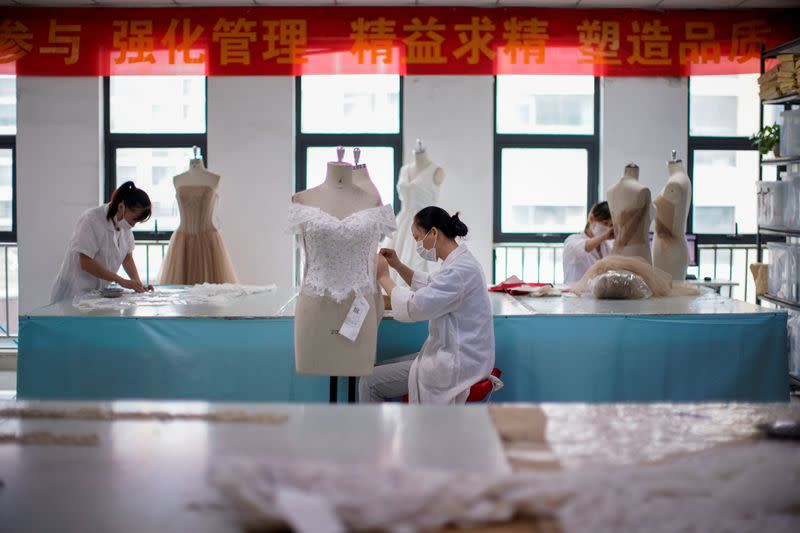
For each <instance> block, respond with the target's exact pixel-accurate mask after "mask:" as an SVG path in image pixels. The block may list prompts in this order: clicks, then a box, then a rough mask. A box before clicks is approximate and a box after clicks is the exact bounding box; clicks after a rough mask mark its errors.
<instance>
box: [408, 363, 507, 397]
mask: <svg viewBox="0 0 800 533" xmlns="http://www.w3.org/2000/svg"><path fill="white" fill-rule="evenodd" d="M491 374H492V376H494V377H495V378H497V379H499V378H500V376H502V375H503V372H502V371H501V370H500V369H499V368H496V367H495V368H493V369H492V371H491ZM493 390H494V383H493V382H492V380H490V379H489V378H483V379H482V380H480V381H479V382H477V383H476V384H474V385H473V386H472V387H470V388H469V394H468V395H467V403H478V402H482V401H484V400H486V399H487V398H488V397H489V395H490V394H492V391H493ZM403 403H408V394H406V395H404V396H403Z"/></svg>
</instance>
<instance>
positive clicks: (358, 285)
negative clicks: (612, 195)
mask: <svg viewBox="0 0 800 533" xmlns="http://www.w3.org/2000/svg"><path fill="white" fill-rule="evenodd" d="M289 228H290V230H291V231H292V232H293V233H296V234H297V235H298V237H299V239H298V240H299V243H300V244H301V245H302V248H303V250H304V252H305V262H304V264H305V269H304V270H305V272H304V276H303V285H302V288H301V292H303V293H304V294H310V295H315V296H330V297H332V298H333V299H334V300H336V301H337V302H341V301H343V300H344V299H345V298H347V297H348V296H349V295H350V294H351V293H353V292H356V293H360V294H362V295H364V296H367V295H371V294H375V292H376V291H377V290H378V288H377V283H376V281H375V254H376V253H377V251H378V243H379V242H380V240H381V237H382V236H383V235H389V234H390V233H391V232H393V231H394V230H395V229H396V226H395V218H394V211H393V210H392V206H390V205H384V206H380V207H371V208H369V209H364V210H361V211H357V212H355V213H353V214H352V215H349V216H347V217H345V218H343V219H338V218H336V217H335V216H333V215H331V214H329V213H326V212H325V211H323V210H321V209H319V208H317V207H311V206H307V205H303V204H291V206H290V207H289Z"/></svg>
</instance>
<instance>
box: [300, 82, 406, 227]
mask: <svg viewBox="0 0 800 533" xmlns="http://www.w3.org/2000/svg"><path fill="white" fill-rule="evenodd" d="M398 77H399V87H398V89H399V93H398V109H397V112H398V114H399V117H398V118H399V120H398V126H399V127H398V131H397V133H303V128H302V124H303V123H302V120H303V100H302V98H303V93H302V88H303V85H302V84H303V77H302V76H296V78H295V98H294V102H295V113H294V117H295V136H294V138H295V180H294V187H295V192H300V191H304V190H306V189H307V183H306V174H307V171H308V149H309V148H315V147H327V146H358V147H361V148H369V147H387V148H393V149H394V172H393V173H392V183H393V186H392V197H393V204H394V211H395V213H398V212H399V211H400V198H399V196H398V194H397V177H398V173H399V172H400V168H401V167H402V166H403V109H404V106H403V99H404V98H403V97H404V90H403V87H404V84H405V76H398ZM334 157H335V153H332V154H331V159H333V158H334Z"/></svg>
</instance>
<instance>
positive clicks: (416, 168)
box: [408, 150, 444, 187]
mask: <svg viewBox="0 0 800 533" xmlns="http://www.w3.org/2000/svg"><path fill="white" fill-rule="evenodd" d="M432 164H433V162H432V161H431V160H430V158H429V157H428V154H427V152H426V151H425V150H415V151H414V164H413V165H410V168H409V169H408V178H409V180H410V181H412V182H413V181H414V178H416V177H417V176H419V175H420V174H421V173H422V172H423V171H424V170H425V169H427V168H428V167H429V166H430V165H432ZM433 183H434V184H435V185H437V186H440V187H441V185H442V183H444V170H443V169H442V167H437V168H436V170H434V172H433Z"/></svg>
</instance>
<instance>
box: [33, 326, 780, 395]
mask: <svg viewBox="0 0 800 533" xmlns="http://www.w3.org/2000/svg"><path fill="white" fill-rule="evenodd" d="M426 334H427V324H426V323H417V324H403V323H399V322H396V321H394V320H384V321H383V323H382V324H381V326H380V330H379V337H378V359H379V360H385V359H389V358H392V357H396V356H400V355H404V354H409V353H414V352H416V351H418V350H419V348H420V346H421V345H422V343H423V341H424V340H425V337H426ZM495 336H496V366H498V367H499V368H500V369H501V370H502V371H503V378H502V379H503V381H504V382H505V387H504V388H503V389H502V390H500V391H498V392H496V393H495V394H494V395H493V396H492V401H498V402H499V401H507V402H517V401H525V402H661V401H668V402H698V401H710V400H713V401H743V402H775V401H779V402H782V401H787V398H788V383H787V374H788V361H787V344H786V314H785V313H759V314H752V315H686V316H682V315H666V316H663V315H662V316H653V315H650V316H645V315H594V316H585V315H577V316H576V315H572V316H569V315H564V316H559V315H532V316H498V317H495ZM293 344H294V337H293V320H292V319H291V318H290V317H288V318H269V319H227V320H226V319H216V318H191V319H190V318H129V317H125V318H122V317H47V316H33V317H23V318H22V320H21V324H20V349H19V353H20V357H19V361H18V378H17V383H18V385H17V387H18V391H17V393H18V397H19V398H20V399H26V400H28V399H74V400H79V399H80V400H112V399H130V398H142V399H147V398H152V399H156V398H157V399H192V400H208V401H226V402H285V401H296V402H327V401H328V386H329V385H328V383H329V382H328V378H327V377H324V376H320V377H317V376H302V375H298V374H297V373H295V370H294V347H293ZM345 381H346V380H340V382H342V386H341V389H340V394H339V397H340V398H344V397H346V396H345V388H344V382H345Z"/></svg>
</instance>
